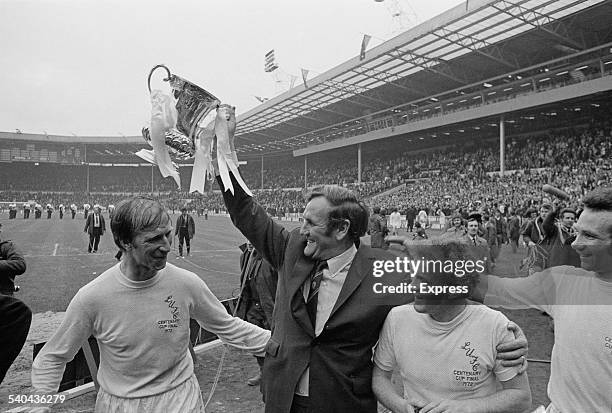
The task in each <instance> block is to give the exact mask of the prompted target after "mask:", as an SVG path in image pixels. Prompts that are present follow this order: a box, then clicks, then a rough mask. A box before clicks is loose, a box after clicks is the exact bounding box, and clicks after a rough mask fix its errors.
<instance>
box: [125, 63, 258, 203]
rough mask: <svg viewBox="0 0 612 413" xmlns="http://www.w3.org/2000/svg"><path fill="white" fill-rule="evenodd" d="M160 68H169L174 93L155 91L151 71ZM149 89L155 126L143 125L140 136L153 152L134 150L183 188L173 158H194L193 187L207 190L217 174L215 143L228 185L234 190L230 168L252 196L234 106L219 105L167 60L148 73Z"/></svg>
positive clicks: (223, 179)
mask: <svg viewBox="0 0 612 413" xmlns="http://www.w3.org/2000/svg"><path fill="white" fill-rule="evenodd" d="M159 68H162V69H165V70H166V72H167V75H168V76H167V77H166V78H165V79H164V81H168V82H170V86H171V87H172V95H168V94H164V92H162V91H161V90H153V91H152V90H151V76H152V75H153V72H154V71H155V70H157V69H159ZM147 85H148V88H149V92H150V93H151V106H152V111H151V127H150V129H149V128H143V130H142V136H143V138H144V139H145V141H146V142H148V143H149V144H150V145H151V146H152V147H153V151H150V150H146V149H142V150H140V151H139V152H137V153H136V155H138V156H140V157H141V158H142V159H144V160H145V161H147V162H150V163H153V164H156V165H157V166H158V168H159V171H160V173H161V174H162V176H163V177H168V176H172V178H174V180H175V182H176V183H177V185H178V187H179V189H180V187H181V184H180V176H179V173H178V166H177V165H176V164H175V163H174V162H173V160H174V161H185V160H190V159H193V160H194V163H193V169H192V174H191V184H190V189H189V192H196V191H197V192H200V193H202V194H203V193H204V187H205V184H206V181H207V180H212V179H213V178H214V168H213V161H212V152H213V146H214V143H215V138H216V143H217V162H218V165H219V172H220V175H221V179H222V181H223V184H224V186H225V188H226V190H229V191H231V192H232V193H234V187H233V185H232V183H231V180H230V177H229V171H231V172H232V173H233V174H234V177H235V178H236V180H237V182H238V183H239V184H240V186H241V187H242V188H243V189H244V190H245V192H246V193H247V194H249V195H251V191H250V190H249V189H248V188H247V186H246V184H245V183H244V181H243V179H242V177H241V176H240V173H239V172H238V159H237V157H236V153H235V151H233V146H232V145H233V138H234V132H235V130H236V116H235V114H234V108H232V107H231V106H229V105H221V102H220V101H219V99H217V98H216V97H215V96H214V95H212V94H211V93H209V92H208V91H206V90H204V89H202V88H201V87H199V86H197V85H195V84H193V83H191V82H189V81H188V80H186V79H183V78H181V77H179V76H176V75H173V74H172V73H170V70H169V69H168V68H167V67H166V66H164V65H157V66H155V67H154V68H153V69H151V72H150V73H149V78H148V83H147ZM213 109H216V110H217V114H216V117H215V118H214V120H213V121H211V122H209V123H208V124H205V122H206V121H207V120H208V118H207V115H209V114H210V113H211V111H212V110H213Z"/></svg>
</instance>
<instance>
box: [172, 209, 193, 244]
mask: <svg viewBox="0 0 612 413" xmlns="http://www.w3.org/2000/svg"><path fill="white" fill-rule="evenodd" d="M186 216H187V233H188V234H189V239H191V238H193V235H194V234H195V222H194V221H193V218H192V217H191V215H189V214H187V215H186ZM182 219H183V214H181V215H179V217H178V218H177V219H176V228H175V230H174V234H175V235H178V233H179V231H180V229H181V227H180V224H181V220H182Z"/></svg>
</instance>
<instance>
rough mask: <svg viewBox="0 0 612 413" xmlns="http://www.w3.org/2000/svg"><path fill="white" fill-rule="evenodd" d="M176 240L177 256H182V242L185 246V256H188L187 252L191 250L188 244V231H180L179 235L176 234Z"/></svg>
mask: <svg viewBox="0 0 612 413" xmlns="http://www.w3.org/2000/svg"><path fill="white" fill-rule="evenodd" d="M178 239H179V245H178V248H179V255H181V256H182V255H183V242H185V245H186V246H187V254H189V251H190V249H191V243H190V242H189V232H188V231H186V230H185V231H183V230H180V231H179V234H178Z"/></svg>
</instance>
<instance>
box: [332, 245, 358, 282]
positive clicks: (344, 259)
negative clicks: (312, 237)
mask: <svg viewBox="0 0 612 413" xmlns="http://www.w3.org/2000/svg"><path fill="white" fill-rule="evenodd" d="M355 254H357V248H356V247H355V244H351V246H350V247H349V248H348V249H347V250H346V251H344V252H343V253H342V254H340V255H336V256H335V257H333V258H330V259H328V260H327V268H329V272H330V274H331V277H334V276H335V275H336V274H337V273H338V272H340V271H341V270H342V269H343V268H344V267H346V266H347V265H349V264H350V263H351V262H352V261H353V258H355Z"/></svg>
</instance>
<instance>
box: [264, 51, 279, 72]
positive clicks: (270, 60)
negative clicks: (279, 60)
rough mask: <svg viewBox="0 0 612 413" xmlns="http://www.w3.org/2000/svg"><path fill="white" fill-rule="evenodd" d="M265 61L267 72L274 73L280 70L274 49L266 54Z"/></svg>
mask: <svg viewBox="0 0 612 413" xmlns="http://www.w3.org/2000/svg"><path fill="white" fill-rule="evenodd" d="M264 61H265V63H264V71H265V72H274V71H275V70H276V69H278V65H277V64H276V61H275V60H274V49H272V50H270V51H269V52H268V53H266V56H265V59H264Z"/></svg>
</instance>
